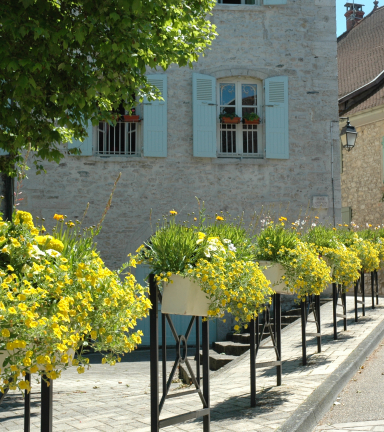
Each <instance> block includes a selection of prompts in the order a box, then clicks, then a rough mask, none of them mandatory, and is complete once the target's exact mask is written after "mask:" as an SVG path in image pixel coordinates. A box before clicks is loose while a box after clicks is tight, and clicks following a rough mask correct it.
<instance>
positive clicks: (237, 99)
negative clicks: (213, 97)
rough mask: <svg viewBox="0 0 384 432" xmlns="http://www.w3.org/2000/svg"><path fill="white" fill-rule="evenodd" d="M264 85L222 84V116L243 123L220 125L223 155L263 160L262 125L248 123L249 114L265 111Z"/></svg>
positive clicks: (220, 144) (246, 83)
mask: <svg viewBox="0 0 384 432" xmlns="http://www.w3.org/2000/svg"><path fill="white" fill-rule="evenodd" d="M261 87H262V86H261V83H257V82H254V81H253V82H251V81H250V82H247V81H242V80H240V79H239V80H233V82H219V84H218V98H219V100H218V108H219V114H221V115H225V114H229V115H232V116H233V115H234V114H236V115H237V116H238V117H240V118H241V121H240V123H237V124H227V123H224V122H223V121H221V122H220V124H219V129H220V130H219V134H218V136H219V143H218V147H219V156H237V157H238V156H241V157H262V156H263V151H262V146H261V128H262V125H261V124H247V122H246V121H245V117H247V114H251V113H254V114H257V115H258V116H259V117H260V111H261V108H260V107H261V97H260V92H261Z"/></svg>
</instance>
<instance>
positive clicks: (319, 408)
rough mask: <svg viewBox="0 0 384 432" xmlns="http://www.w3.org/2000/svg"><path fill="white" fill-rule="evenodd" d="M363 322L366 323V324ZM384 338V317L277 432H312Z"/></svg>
mask: <svg viewBox="0 0 384 432" xmlns="http://www.w3.org/2000/svg"><path fill="white" fill-rule="evenodd" d="M363 325H364V324H363ZM383 338H384V320H383V321H381V323H380V324H378V326H377V327H376V328H375V329H373V330H372V332H371V333H370V334H369V335H368V336H367V337H366V338H365V339H364V340H363V341H362V342H360V344H359V345H358V346H357V347H356V348H355V349H354V351H353V352H352V353H351V354H350V355H349V356H348V358H347V359H346V360H345V361H344V362H343V363H342V364H341V365H340V366H339V367H338V368H337V369H336V370H335V371H334V372H333V373H332V374H331V375H330V376H329V377H328V378H327V379H326V380H325V381H324V382H323V384H321V385H320V386H319V387H318V388H317V389H316V390H315V391H314V392H313V393H312V394H311V395H310V396H309V397H308V398H307V400H306V401H305V402H304V403H303V404H301V405H300V406H299V408H297V409H296V411H294V413H293V414H292V415H291V416H290V417H289V419H288V420H287V421H286V422H285V423H284V424H283V425H281V426H280V427H279V428H278V429H277V430H276V431H275V432H311V431H313V429H314V428H315V427H316V426H317V424H318V422H319V421H320V420H321V419H322V418H323V416H324V415H325V414H326V413H327V412H328V411H329V409H330V408H331V407H332V405H333V402H334V401H335V400H336V397H337V395H338V394H339V393H340V392H341V390H342V389H343V388H344V387H345V386H346V385H347V383H348V381H349V380H350V379H352V377H353V376H354V375H355V373H356V372H357V371H358V370H359V367H360V366H361V365H362V364H363V363H364V361H365V360H366V358H367V357H368V356H369V355H370V354H371V353H372V352H373V351H374V350H375V348H376V347H377V345H378V344H379V343H380V341H381V340H382V339H383Z"/></svg>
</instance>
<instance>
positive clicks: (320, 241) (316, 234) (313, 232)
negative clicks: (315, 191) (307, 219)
mask: <svg viewBox="0 0 384 432" xmlns="http://www.w3.org/2000/svg"><path fill="white" fill-rule="evenodd" d="M302 239H303V241H305V242H307V243H310V244H311V243H312V244H314V245H315V246H316V247H317V248H319V247H326V248H334V247H337V244H338V241H337V237H336V234H335V230H333V229H332V228H327V227H325V226H323V225H317V226H314V227H312V228H310V229H309V230H308V231H307V232H306V233H305V234H304V235H303V237H302Z"/></svg>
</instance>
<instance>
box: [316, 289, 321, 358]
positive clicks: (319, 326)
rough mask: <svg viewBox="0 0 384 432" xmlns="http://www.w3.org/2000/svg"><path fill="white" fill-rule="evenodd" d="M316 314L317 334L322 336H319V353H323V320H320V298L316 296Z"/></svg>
mask: <svg viewBox="0 0 384 432" xmlns="http://www.w3.org/2000/svg"><path fill="white" fill-rule="evenodd" d="M315 312H316V327H317V333H319V335H320V336H317V352H318V353H321V319H320V296H319V295H316V296H315Z"/></svg>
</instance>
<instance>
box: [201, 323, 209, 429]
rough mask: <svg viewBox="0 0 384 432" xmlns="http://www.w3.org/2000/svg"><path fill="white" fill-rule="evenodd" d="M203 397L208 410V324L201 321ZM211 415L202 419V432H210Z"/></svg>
mask: <svg viewBox="0 0 384 432" xmlns="http://www.w3.org/2000/svg"><path fill="white" fill-rule="evenodd" d="M202 330H203V396H204V399H205V401H206V403H207V406H205V407H204V408H210V406H211V402H210V397H209V322H208V320H206V321H203V326H202ZM210 423H211V414H210V413H209V414H207V415H205V416H204V417H203V431H204V432H209V431H210Z"/></svg>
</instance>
